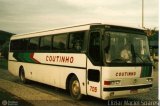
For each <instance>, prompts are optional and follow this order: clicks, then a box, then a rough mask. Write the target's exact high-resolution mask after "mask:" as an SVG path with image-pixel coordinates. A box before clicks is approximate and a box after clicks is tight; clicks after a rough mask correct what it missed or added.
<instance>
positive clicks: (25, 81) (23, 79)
mask: <svg viewBox="0 0 160 106" xmlns="http://www.w3.org/2000/svg"><path fill="white" fill-rule="evenodd" d="M19 78H20V81H21V82H22V83H23V84H26V83H27V79H26V78H25V72H24V69H23V68H21V69H20V71H19Z"/></svg>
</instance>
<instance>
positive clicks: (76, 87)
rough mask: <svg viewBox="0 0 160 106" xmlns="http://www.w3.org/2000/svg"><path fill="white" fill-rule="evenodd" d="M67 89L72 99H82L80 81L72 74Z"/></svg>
mask: <svg viewBox="0 0 160 106" xmlns="http://www.w3.org/2000/svg"><path fill="white" fill-rule="evenodd" d="M69 91H70V95H71V97H72V98H73V99H75V100H80V99H82V96H83V95H82V94H81V87H80V83H79V81H78V78H77V77H76V76H73V77H72V78H71V80H70V83H69Z"/></svg>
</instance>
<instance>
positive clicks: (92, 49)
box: [89, 32, 100, 62]
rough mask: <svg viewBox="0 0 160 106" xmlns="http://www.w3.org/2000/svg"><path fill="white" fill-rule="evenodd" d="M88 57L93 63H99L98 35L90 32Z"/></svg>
mask: <svg viewBox="0 0 160 106" xmlns="http://www.w3.org/2000/svg"><path fill="white" fill-rule="evenodd" d="M89 55H90V57H91V58H92V60H93V61H94V62H100V33H99V32H92V33H91V35H90V43H89Z"/></svg>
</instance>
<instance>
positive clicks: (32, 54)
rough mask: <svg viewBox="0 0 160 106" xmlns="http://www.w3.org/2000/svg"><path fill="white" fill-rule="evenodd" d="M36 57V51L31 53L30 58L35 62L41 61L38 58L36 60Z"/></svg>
mask: <svg viewBox="0 0 160 106" xmlns="http://www.w3.org/2000/svg"><path fill="white" fill-rule="evenodd" d="M33 57H34V53H31V54H30V58H31V59H32V60H33V61H34V62H35V63H40V62H39V61H38V60H36V59H35V58H33Z"/></svg>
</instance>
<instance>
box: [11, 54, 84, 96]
mask: <svg viewBox="0 0 160 106" xmlns="http://www.w3.org/2000/svg"><path fill="white" fill-rule="evenodd" d="M49 55H58V56H64V55H65V56H66V55H69V54H63V53H35V54H34V56H33V57H34V59H35V60H36V61H38V62H40V63H27V62H24V61H23V62H18V61H16V59H15V58H14V57H13V53H10V59H14V60H12V61H10V62H9V71H10V72H11V73H12V74H13V75H15V76H19V68H20V66H23V68H24V71H25V77H26V78H27V79H30V80H33V81H37V82H41V83H45V84H48V85H52V86H55V87H59V88H62V89H66V81H67V77H68V76H69V75H70V74H71V73H73V74H75V75H76V76H77V78H78V80H79V82H80V87H81V93H82V94H86V56H85V55H84V54H70V56H72V57H73V58H74V62H73V63H71V64H72V65H69V63H68V65H69V66H67V65H66V63H64V64H63V63H59V62H60V61H58V60H56V61H55V63H54V64H53V63H52V62H53V60H52V61H49V62H51V63H49V62H48V63H47V61H46V56H49ZM43 57H44V58H43ZM82 61H83V62H82ZM78 62H81V65H80V66H79V67H76V66H77V64H78Z"/></svg>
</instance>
